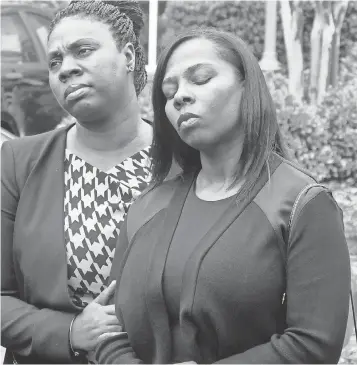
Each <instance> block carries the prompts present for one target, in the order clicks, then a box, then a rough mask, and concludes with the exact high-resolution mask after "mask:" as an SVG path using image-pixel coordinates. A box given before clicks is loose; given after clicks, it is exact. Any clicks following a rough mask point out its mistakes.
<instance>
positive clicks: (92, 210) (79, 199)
mask: <svg viewBox="0 0 357 365" xmlns="http://www.w3.org/2000/svg"><path fill="white" fill-rule="evenodd" d="M149 149H150V148H149V147H148V148H146V149H144V150H141V151H140V152H138V153H136V154H135V155H133V156H131V157H129V158H127V159H126V160H124V161H123V162H121V163H120V164H119V165H117V166H115V167H113V168H112V169H110V170H109V171H106V172H104V171H101V170H99V169H98V168H96V167H94V166H92V165H90V164H89V163H87V162H86V161H84V160H83V159H81V158H80V157H78V156H76V155H75V154H73V153H72V152H70V151H69V150H66V153H65V173H64V181H65V200H64V231H65V240H66V252H67V272H68V290H69V294H70V297H71V299H72V300H73V302H74V303H75V304H76V305H78V306H80V307H82V308H83V307H85V306H86V305H87V304H88V303H90V302H91V301H92V300H93V299H94V298H95V297H96V296H97V295H98V294H99V293H100V292H101V291H103V289H105V288H106V284H107V280H108V277H109V274H110V268H111V263H112V260H113V257H114V250H115V246H116V243H117V239H118V236H119V232H120V226H121V224H122V222H123V221H124V218H125V215H126V213H127V212H128V208H129V206H130V205H131V204H132V202H133V199H134V198H135V197H137V196H138V195H140V193H141V192H142V191H143V190H144V189H145V188H146V187H147V186H148V184H149V181H150V178H151V175H150V169H149V167H150V159H149Z"/></svg>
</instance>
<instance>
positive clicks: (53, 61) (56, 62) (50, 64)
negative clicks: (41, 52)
mask: <svg viewBox="0 0 357 365" xmlns="http://www.w3.org/2000/svg"><path fill="white" fill-rule="evenodd" d="M61 63H62V59H61V58H53V59H51V60H50V61H49V62H48V67H49V69H50V70H54V69H56V68H58V67H59V66H60V65H61Z"/></svg>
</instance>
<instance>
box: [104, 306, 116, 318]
mask: <svg viewBox="0 0 357 365" xmlns="http://www.w3.org/2000/svg"><path fill="white" fill-rule="evenodd" d="M103 309H104V312H105V313H106V314H110V315H114V316H115V305H114V304H111V305H105V306H103Z"/></svg>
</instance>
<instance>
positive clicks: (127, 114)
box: [75, 101, 142, 152]
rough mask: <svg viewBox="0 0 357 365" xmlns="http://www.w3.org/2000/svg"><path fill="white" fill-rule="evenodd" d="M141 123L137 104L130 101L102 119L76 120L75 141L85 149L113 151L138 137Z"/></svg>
mask: <svg viewBox="0 0 357 365" xmlns="http://www.w3.org/2000/svg"><path fill="white" fill-rule="evenodd" d="M141 125H142V120H141V118H140V109H139V105H138V103H137V101H136V102H135V103H134V102H132V103H130V104H129V105H128V106H127V107H126V109H125V111H124V112H123V111H122V110H120V111H118V112H117V113H115V114H113V115H111V116H110V117H108V118H106V119H104V120H103V119H101V120H98V121H91V122H90V123H89V122H87V123H81V122H77V124H76V130H75V142H76V143H78V144H79V145H81V146H83V147H84V148H86V149H91V150H97V151H108V152H109V151H115V150H118V149H122V148H123V147H125V146H126V145H127V144H129V143H130V142H132V141H133V140H135V139H136V138H138V137H140V135H141V133H140V131H141V129H142V128H141Z"/></svg>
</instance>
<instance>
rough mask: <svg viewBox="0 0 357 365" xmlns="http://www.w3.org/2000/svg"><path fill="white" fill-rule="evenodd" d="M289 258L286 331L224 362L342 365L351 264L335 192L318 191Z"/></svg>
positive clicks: (301, 221)
mask: <svg viewBox="0 0 357 365" xmlns="http://www.w3.org/2000/svg"><path fill="white" fill-rule="evenodd" d="M294 219H295V218H294ZM287 260H288V261H287V291H286V294H287V296H286V298H287V314H286V323H287V328H286V330H285V332H284V333H283V334H282V335H279V334H275V335H273V336H272V337H271V339H270V341H269V342H268V343H265V344H262V345H259V346H256V347H253V348H251V349H249V350H248V351H246V352H244V353H240V354H236V355H233V356H231V357H228V358H225V359H222V360H220V361H219V362H218V363H222V364H223V363H236V364H254V363H275V364H282V363H291V364H293V363H300V364H302V363H310V364H316V363H337V362H338V360H339V357H340V354H341V350H342V345H343V340H344V335H345V331H346V324H347V318H348V309H349V306H348V304H349V290H350V261H349V253H348V248H347V244H346V240H345V236H344V228H343V220H342V214H341V211H340V209H339V207H338V206H337V204H336V202H335V201H334V199H333V198H332V197H331V196H330V194H328V193H326V192H320V193H318V194H317V195H316V196H315V197H313V198H312V199H311V200H310V201H308V202H307V203H306V204H305V205H304V207H303V208H302V210H301V212H300V214H299V215H298V216H297V217H296V221H295V224H294V226H293V230H292V232H291V239H290V243H289V251H288V259H287Z"/></svg>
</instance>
